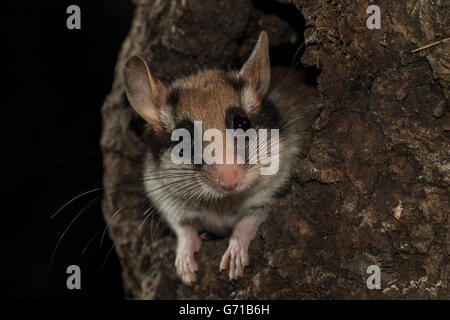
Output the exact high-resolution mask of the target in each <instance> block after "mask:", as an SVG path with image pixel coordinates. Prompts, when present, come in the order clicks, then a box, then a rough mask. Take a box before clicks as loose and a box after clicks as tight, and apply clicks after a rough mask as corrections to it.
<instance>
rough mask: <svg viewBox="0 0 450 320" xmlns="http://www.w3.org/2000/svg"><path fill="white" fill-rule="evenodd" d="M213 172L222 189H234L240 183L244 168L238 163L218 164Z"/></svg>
mask: <svg viewBox="0 0 450 320" xmlns="http://www.w3.org/2000/svg"><path fill="white" fill-rule="evenodd" d="M213 174H214V175H215V177H216V181H217V184H218V186H219V188H220V189H222V190H225V191H232V190H234V189H236V188H237V186H238V185H239V182H240V181H241V179H242V175H243V169H242V168H241V166H240V165H238V164H216V165H214V167H213Z"/></svg>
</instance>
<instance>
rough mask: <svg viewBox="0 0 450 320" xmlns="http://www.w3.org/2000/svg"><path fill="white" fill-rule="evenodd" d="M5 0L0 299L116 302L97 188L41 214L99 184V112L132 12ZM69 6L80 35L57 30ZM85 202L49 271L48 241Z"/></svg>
mask: <svg viewBox="0 0 450 320" xmlns="http://www.w3.org/2000/svg"><path fill="white" fill-rule="evenodd" d="M11 2H12V1H11ZM11 2H10V3H9V4H7V3H5V4H2V7H1V11H2V16H3V17H2V20H1V22H2V27H1V32H2V39H3V45H2V49H3V50H2V51H3V53H6V57H5V58H3V59H2V61H3V68H2V69H3V72H2V75H3V80H4V81H3V83H4V84H3V85H2V89H3V90H2V91H3V97H4V98H3V99H2V101H3V102H2V111H3V112H2V120H3V121H2V122H3V126H2V132H3V148H2V151H3V152H2V158H3V160H4V162H5V164H4V166H3V170H4V171H3V175H2V176H3V179H2V182H3V188H2V189H3V190H4V191H3V192H2V199H3V201H2V209H1V214H2V219H1V227H2V228H1V239H2V248H3V250H2V252H1V257H2V258H1V264H2V269H3V270H2V274H1V276H2V284H3V286H2V289H3V290H1V292H2V296H4V298H39V299H45V298H58V299H68V298H70V299H72V298H119V299H120V298H122V297H123V291H122V287H121V276H120V268H119V261H118V258H117V256H116V254H115V252H114V250H112V251H111V253H110V255H109V256H108V257H107V259H106V260H105V257H106V256H107V254H108V252H109V251H110V249H111V246H112V242H111V241H110V240H109V238H108V236H107V234H106V237H105V240H104V243H103V245H102V246H100V239H101V235H102V232H103V227H104V226H105V224H104V221H103V219H102V216H101V211H100V199H97V197H98V196H101V191H100V192H93V193H92V194H89V195H86V196H84V197H81V198H79V199H77V200H76V201H74V202H73V203H71V204H70V205H69V206H67V207H65V208H64V210H62V211H61V212H59V213H58V215H57V216H56V217H55V218H54V219H50V218H49V217H48V216H49V215H50V214H52V213H53V212H55V210H56V209H58V207H60V206H61V205H63V204H64V203H65V202H67V201H68V200H70V199H71V198H73V197H75V196H76V195H78V194H79V193H81V192H84V191H88V190H90V189H92V188H95V187H99V186H101V178H102V162H101V161H102V158H101V153H100V148H99V140H100V133H101V116H100V108H101V105H102V103H103V100H104V98H105V96H106V95H107V94H108V93H109V91H110V89H111V84H112V79H113V70H114V65H115V61H116V58H117V54H118V52H119V49H120V45H121V42H122V41H123V39H124V38H125V36H126V34H127V32H128V30H129V27H130V23H131V19H132V16H133V11H134V6H133V4H132V3H131V0H114V1H111V0H95V1H61V0H59V1H39V2H38V1H35V2H31V1H29V3H27V2H23V1H14V2H15V3H16V4H14V5H13V4H11ZM71 4H76V5H78V6H80V8H81V30H68V29H67V27H66V20H67V18H68V16H69V14H67V13H66V9H67V7H68V6H69V5H71ZM5 40H6V41H5ZM5 42H6V43H5ZM95 199H97V201H94V202H93V203H92V206H90V207H88V208H86V210H85V211H83V212H82V214H81V215H80V217H79V218H78V219H76V220H75V221H74V223H73V224H72V225H71V227H70V228H69V229H68V231H67V233H66V234H65V235H64V237H63V238H62V239H61V241H60V243H59V246H58V248H57V250H56V252H55V255H54V260H53V263H52V265H51V266H50V267H49V264H50V259H51V256H52V253H53V251H54V249H55V247H56V245H57V243H58V239H59V238H60V237H61V235H62V234H63V233H64V231H65V230H66V228H67V227H68V225H69V224H70V223H71V221H72V219H74V217H75V216H76V215H77V214H78V213H79V212H80V210H82V209H83V208H84V207H85V206H86V205H88V204H89V203H90V202H91V201H93V200H95ZM99 230H100V231H99ZM97 231H99V233H97V236H96V237H95V238H94V240H93V241H92V242H91V244H90V246H89V247H88V249H87V250H86V252H85V254H84V255H82V251H83V248H84V247H85V246H86V245H87V243H88V241H89V240H90V239H91V238H92V237H93V236H94V234H95V233H96V232H97ZM71 264H75V265H79V266H80V268H81V276H82V277H81V278H82V283H81V285H82V289H81V290H68V289H67V287H66V279H67V277H68V275H67V274H66V268H67V267H68V266H69V265H71ZM103 264H104V265H103ZM102 265H103V266H102Z"/></svg>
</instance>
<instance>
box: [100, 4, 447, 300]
mask: <svg viewBox="0 0 450 320" xmlns="http://www.w3.org/2000/svg"><path fill="white" fill-rule="evenodd" d="M280 2H283V3H286V4H284V5H287V3H291V5H292V7H293V10H299V11H300V12H301V13H302V15H303V17H304V18H305V20H306V26H307V28H306V31H305V43H306V46H307V47H306V51H305V53H304V54H303V56H302V58H301V61H302V63H303V64H304V65H306V66H315V67H317V68H318V69H320V70H321V73H320V76H319V77H318V88H319V91H320V100H319V101H318V103H320V104H321V105H322V111H321V114H320V116H319V117H318V118H317V119H316V121H315V123H314V126H313V128H312V130H313V141H312V145H311V148H310V151H309V154H308V155H307V157H306V158H305V159H304V160H303V161H301V162H300V163H298V165H297V169H296V174H295V178H294V181H293V183H292V186H291V188H290V190H289V192H288V195H287V196H286V197H285V198H284V199H281V200H280V201H279V203H277V204H276V205H275V206H274V208H273V210H272V214H271V216H270V218H269V219H268V221H266V222H265V223H263V225H262V226H261V229H260V231H259V233H258V236H257V238H256V239H255V240H254V241H253V242H252V244H251V245H250V252H249V254H250V261H251V265H250V267H248V268H247V269H246V272H245V276H244V277H243V278H240V279H239V280H237V281H234V282H230V281H229V280H228V278H227V274H226V273H225V272H222V273H220V272H219V261H220V257H221V254H222V253H223V252H225V250H226V247H227V239H221V240H210V241H205V242H204V243H203V246H202V248H201V250H200V252H199V253H198V254H197V255H196V259H197V262H198V264H199V266H200V270H199V272H198V281H197V283H195V284H194V285H193V286H191V287H189V286H186V285H183V284H182V283H181V281H180V280H179V279H178V277H177V276H176V272H175V267H174V260H175V255H174V249H175V244H176V241H175V238H174V236H173V235H171V234H170V233H169V232H167V228H166V227H165V226H164V225H163V224H160V223H158V222H159V221H158V219H157V218H155V216H152V217H151V218H148V219H145V217H142V213H143V212H144V211H145V208H146V200H145V197H144V193H143V186H142V185H141V184H140V183H139V179H140V170H141V163H142V156H143V152H144V151H145V150H146V146H145V145H144V143H143V141H142V139H141V130H140V127H141V124H142V123H141V120H140V119H139V118H137V116H136V115H135V114H134V112H133V111H132V109H131V108H130V106H129V104H128V102H127V99H126V97H125V94H124V86H123V83H122V75H121V69H122V67H123V65H124V61H125V60H126V59H127V58H128V57H130V56H131V55H133V54H140V55H142V56H144V57H145V58H146V59H147V60H148V61H150V67H151V68H152V70H153V72H155V74H156V75H157V76H158V77H159V78H160V79H162V80H164V81H166V82H168V81H170V80H173V79H174V78H176V77H178V76H182V75H185V74H188V73H190V72H192V71H194V70H196V69H198V68H208V67H232V66H236V65H237V63H239V62H242V61H243V59H245V58H246V57H247V55H248V54H249V52H250V50H251V49H252V46H253V45H254V43H255V41H256V39H257V35H258V33H259V31H260V30H262V29H264V30H266V31H268V34H269V38H270V42H271V45H272V46H275V47H276V46H283V45H284V44H286V43H288V42H289V41H291V39H292V36H294V35H295V30H294V29H293V28H292V23H293V22H295V21H292V20H289V19H290V18H285V17H282V16H279V15H277V12H275V11H274V12H270V10H267V9H262V8H257V7H255V4H256V3H257V1H249V0H234V1H225V0H220V1H219V0H216V1H214V0H187V1H185V0H167V1H157V0H154V1H152V0H138V1H137V0H136V1H135V4H136V6H137V7H136V13H135V17H134V20H133V24H132V28H131V30H130V33H129V35H128V37H127V38H126V40H125V41H124V43H123V46H122V49H121V52H120V55H119V58H118V62H117V66H116V70H115V81H114V84H113V88H112V90H111V93H110V94H109V95H108V97H107V98H106V100H105V102H104V105H103V107H102V115H103V134H102V140H101V145H102V151H103V155H104V170H105V173H104V185H105V190H106V191H105V197H104V200H103V214H104V217H105V220H106V221H107V222H108V224H109V234H110V237H111V238H112V240H113V241H114V242H115V250H116V252H117V254H118V255H119V258H120V261H121V265H122V269H123V281H124V287H125V290H126V295H127V297H132V298H144V299H160V298H162V299H175V298H178V299H234V298H238V299H279V298H283V299H317V298H320V299H322V298H327V299H328V298H331V299H346V298H369V299H374V298H377V299H378V298H385V299H393V298H395V299H398V298H400V299H402V298H419V299H427V298H440V299H447V298H448V295H449V291H448V281H449V277H450V265H449V260H448V256H449V248H450V235H449V233H448V227H449V222H450V221H449V219H448V213H449V195H450V142H449V141H450V139H449V135H450V113H449V103H448V99H449V96H450V77H449V71H450V70H449V69H450V50H449V42H447V43H441V44H438V45H435V46H432V47H430V48H428V49H424V50H420V51H418V52H415V53H412V52H411V50H413V49H415V48H417V47H421V46H423V45H426V44H428V43H431V42H434V41H436V40H440V39H445V38H448V37H450V34H449V28H448V16H449V12H450V8H449V4H448V3H446V2H444V1H434V2H432V1H424V0H409V1H402V2H396V1H389V0H379V1H378V2H377V3H375V4H377V5H378V6H379V7H380V8H381V29H380V30H376V29H374V30H370V29H368V28H367V26H366V20H367V18H368V17H369V15H370V14H368V13H367V12H366V9H367V7H368V6H369V5H370V4H373V3H372V2H371V1H370V2H369V1H350V0H344V1H342V0H331V1H329V0H327V1H325V0H315V1H314V0H313V1H306V0H296V1H280ZM294 5H295V6H294ZM274 6H275V7H276V6H277V5H276V4H274ZM268 7H270V6H268ZM446 19H447V20H446ZM289 63H290V61H289V62H288V63H287V64H289ZM116 213H117V214H116ZM370 265H377V266H379V267H380V268H381V289H380V290H376V289H374V290H369V289H368V288H367V285H366V280H367V278H368V277H369V276H370V274H367V273H366V270H367V268H368V266H370Z"/></svg>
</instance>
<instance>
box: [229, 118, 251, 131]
mask: <svg viewBox="0 0 450 320" xmlns="http://www.w3.org/2000/svg"><path fill="white" fill-rule="evenodd" d="M251 127H252V125H251V123H250V120H249V119H248V118H247V117H244V116H241V115H238V114H237V115H235V116H234V117H233V128H234V130H236V129H242V130H244V131H246V130H248V129H250V128H251Z"/></svg>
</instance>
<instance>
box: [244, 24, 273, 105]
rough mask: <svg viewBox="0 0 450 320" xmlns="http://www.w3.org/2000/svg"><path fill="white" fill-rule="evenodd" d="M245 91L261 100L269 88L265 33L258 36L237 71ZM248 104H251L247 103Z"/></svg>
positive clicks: (267, 47) (267, 45)
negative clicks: (249, 53)
mask: <svg viewBox="0 0 450 320" xmlns="http://www.w3.org/2000/svg"><path fill="white" fill-rule="evenodd" d="M239 78H240V79H242V80H243V81H244V88H245V90H248V89H250V90H252V91H253V92H255V93H256V98H257V99H259V100H261V99H262V98H263V97H264V95H265V94H266V93H267V91H268V90H269V87H270V57H269V37H268V36H267V33H266V32H265V31H263V32H261V33H260V34H259V38H258V42H257V43H256V45H255V48H253V52H252V54H251V55H250V57H249V58H248V60H247V61H246V62H245V63H244V65H243V66H242V68H241V70H240V71H239ZM249 103H251V102H250V101H249Z"/></svg>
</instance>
